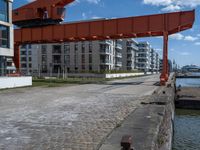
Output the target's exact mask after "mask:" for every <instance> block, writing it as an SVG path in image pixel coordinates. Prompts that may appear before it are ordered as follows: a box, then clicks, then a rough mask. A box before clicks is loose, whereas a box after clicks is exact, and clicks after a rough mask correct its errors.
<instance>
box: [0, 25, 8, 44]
mask: <svg viewBox="0 0 200 150" xmlns="http://www.w3.org/2000/svg"><path fill="white" fill-rule="evenodd" d="M0 47H3V48H9V28H8V27H6V26H3V25H0Z"/></svg>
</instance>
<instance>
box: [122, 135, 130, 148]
mask: <svg viewBox="0 0 200 150" xmlns="http://www.w3.org/2000/svg"><path fill="white" fill-rule="evenodd" d="M131 144H132V137H131V136H130V135H125V136H123V137H122V140H121V146H122V150H133V148H131Z"/></svg>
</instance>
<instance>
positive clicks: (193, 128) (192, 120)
mask: <svg viewBox="0 0 200 150" xmlns="http://www.w3.org/2000/svg"><path fill="white" fill-rule="evenodd" d="M173 150H200V111H199V110H184V109H177V110H176V115H175V120H174V142H173Z"/></svg>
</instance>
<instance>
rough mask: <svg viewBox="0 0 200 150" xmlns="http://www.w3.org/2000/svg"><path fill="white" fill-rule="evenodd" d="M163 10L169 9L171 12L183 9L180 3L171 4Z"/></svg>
mask: <svg viewBox="0 0 200 150" xmlns="http://www.w3.org/2000/svg"><path fill="white" fill-rule="evenodd" d="M161 10H162V11H169V12H172V11H179V10H181V7H180V6H178V5H169V6H167V7H164V8H162V9H161Z"/></svg>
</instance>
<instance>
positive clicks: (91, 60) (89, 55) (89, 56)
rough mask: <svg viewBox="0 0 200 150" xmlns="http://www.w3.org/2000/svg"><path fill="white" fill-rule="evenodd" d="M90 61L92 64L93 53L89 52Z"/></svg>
mask: <svg viewBox="0 0 200 150" xmlns="http://www.w3.org/2000/svg"><path fill="white" fill-rule="evenodd" d="M89 63H90V64H91V63H92V55H91V54H89Z"/></svg>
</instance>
